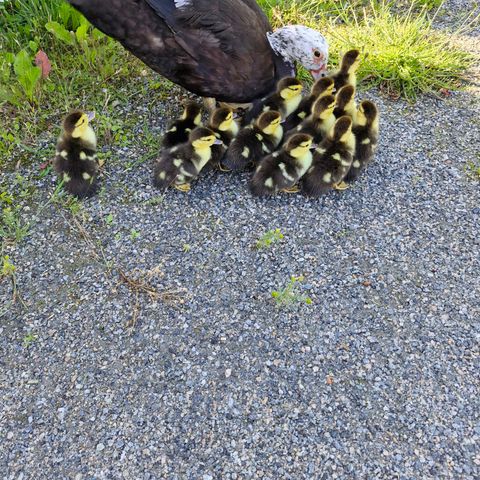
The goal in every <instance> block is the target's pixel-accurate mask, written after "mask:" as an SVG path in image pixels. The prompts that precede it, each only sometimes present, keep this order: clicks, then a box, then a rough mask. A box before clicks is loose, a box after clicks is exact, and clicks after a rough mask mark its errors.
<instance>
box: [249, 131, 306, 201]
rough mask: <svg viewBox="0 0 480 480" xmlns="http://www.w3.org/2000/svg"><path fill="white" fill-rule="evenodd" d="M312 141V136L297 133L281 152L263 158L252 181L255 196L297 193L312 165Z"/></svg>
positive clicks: (252, 190) (251, 186) (251, 187)
mask: <svg viewBox="0 0 480 480" xmlns="http://www.w3.org/2000/svg"><path fill="white" fill-rule="evenodd" d="M312 141H313V138H312V137H311V135H307V134H304V133H297V134H295V135H292V136H291V137H290V138H289V139H288V141H287V142H286V143H285V144H284V145H283V147H282V149H281V150H279V151H277V152H274V153H272V154H271V155H268V156H266V157H265V158H263V159H262V161H261V162H260V165H259V166H258V167H257V169H256V171H255V174H254V175H253V178H252V179H251V181H250V191H251V192H252V193H253V195H256V196H262V195H273V194H274V193H277V192H278V191H280V190H281V191H284V192H287V193H294V192H297V191H298V187H296V183H297V182H298V180H299V179H300V178H301V177H302V176H303V175H304V173H305V172H306V171H307V170H308V169H309V168H310V165H311V164H312V152H311V151H310V147H311V145H312Z"/></svg>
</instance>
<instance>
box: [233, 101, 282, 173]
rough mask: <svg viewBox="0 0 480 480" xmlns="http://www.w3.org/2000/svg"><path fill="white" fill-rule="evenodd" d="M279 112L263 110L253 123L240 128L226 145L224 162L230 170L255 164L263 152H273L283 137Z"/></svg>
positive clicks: (263, 154)
mask: <svg viewBox="0 0 480 480" xmlns="http://www.w3.org/2000/svg"><path fill="white" fill-rule="evenodd" d="M281 121H282V117H281V115H280V112H277V111H276V110H269V111H268V112H263V113H262V114H261V115H260V117H258V119H257V120H256V121H255V123H254V124H253V125H248V126H247V127H244V128H242V130H240V133H239V134H238V135H237V137H236V138H235V139H233V141H232V143H231V144H230V146H229V147H228V150H227V153H226V155H225V160H224V163H225V165H226V167H227V168H229V169H231V170H237V171H238V170H243V169H245V168H247V166H248V165H250V164H253V165H255V163H256V162H258V161H259V160H260V159H261V158H262V157H263V156H265V154H269V153H271V152H273V151H274V150H275V149H276V148H277V147H278V145H279V144H280V142H281V140H282V137H283V127H282V125H281Z"/></svg>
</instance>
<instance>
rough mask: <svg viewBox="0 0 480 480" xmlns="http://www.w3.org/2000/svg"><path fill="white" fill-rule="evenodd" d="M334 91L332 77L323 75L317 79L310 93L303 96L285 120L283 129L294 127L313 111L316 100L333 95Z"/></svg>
mask: <svg viewBox="0 0 480 480" xmlns="http://www.w3.org/2000/svg"><path fill="white" fill-rule="evenodd" d="M333 92H334V83H333V79H332V78H331V77H323V78H320V79H319V80H317V81H316V82H315V83H314V84H313V86H312V89H311V90H310V94H309V95H307V96H306V97H304V98H302V100H301V101H300V104H299V105H298V108H297V109H296V110H295V111H294V112H293V113H292V114H291V115H289V116H288V118H287V119H286V120H285V123H284V124H283V129H284V130H285V131H286V132H288V131H289V130H291V129H292V128H295V127H296V126H297V125H298V124H299V123H301V122H302V121H303V120H305V119H306V118H307V117H308V116H309V115H310V113H312V107H313V104H314V103H315V100H317V99H319V98H321V97H325V96H327V95H332V93H333Z"/></svg>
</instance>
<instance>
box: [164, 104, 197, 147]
mask: <svg viewBox="0 0 480 480" xmlns="http://www.w3.org/2000/svg"><path fill="white" fill-rule="evenodd" d="M201 112H202V107H200V105H198V104H197V103H195V102H191V101H189V102H186V103H185V104H184V110H183V114H182V116H181V117H180V118H178V119H177V120H175V121H174V122H173V123H172V124H171V125H169V127H168V129H167V131H166V132H165V135H164V136H163V140H162V147H163V148H171V147H173V146H175V145H178V144H180V143H185V142H187V141H188V136H189V135H190V132H191V131H192V130H193V129H194V128H195V127H198V126H200V125H201V124H202V113H201Z"/></svg>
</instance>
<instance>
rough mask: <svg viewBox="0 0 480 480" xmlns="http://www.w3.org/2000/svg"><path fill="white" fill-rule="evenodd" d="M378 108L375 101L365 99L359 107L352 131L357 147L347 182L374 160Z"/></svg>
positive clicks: (356, 176) (353, 179) (351, 180)
mask: <svg viewBox="0 0 480 480" xmlns="http://www.w3.org/2000/svg"><path fill="white" fill-rule="evenodd" d="M378 120H379V115H378V109H377V107H376V106H375V104H374V103H373V102H370V101H369V100H363V102H361V103H360V105H359V107H358V112H357V119H356V121H355V123H354V124H353V129H352V132H353V134H354V135H355V139H356V147H355V155H354V157H353V163H352V166H351V168H350V170H349V171H348V173H347V176H346V177H345V181H346V182H349V183H351V182H353V181H355V180H356V179H357V178H358V176H359V175H360V173H361V172H362V170H363V169H364V168H365V167H366V166H367V165H368V164H369V163H370V161H371V160H372V157H373V154H374V153H375V149H376V148H377V142H378Z"/></svg>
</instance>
